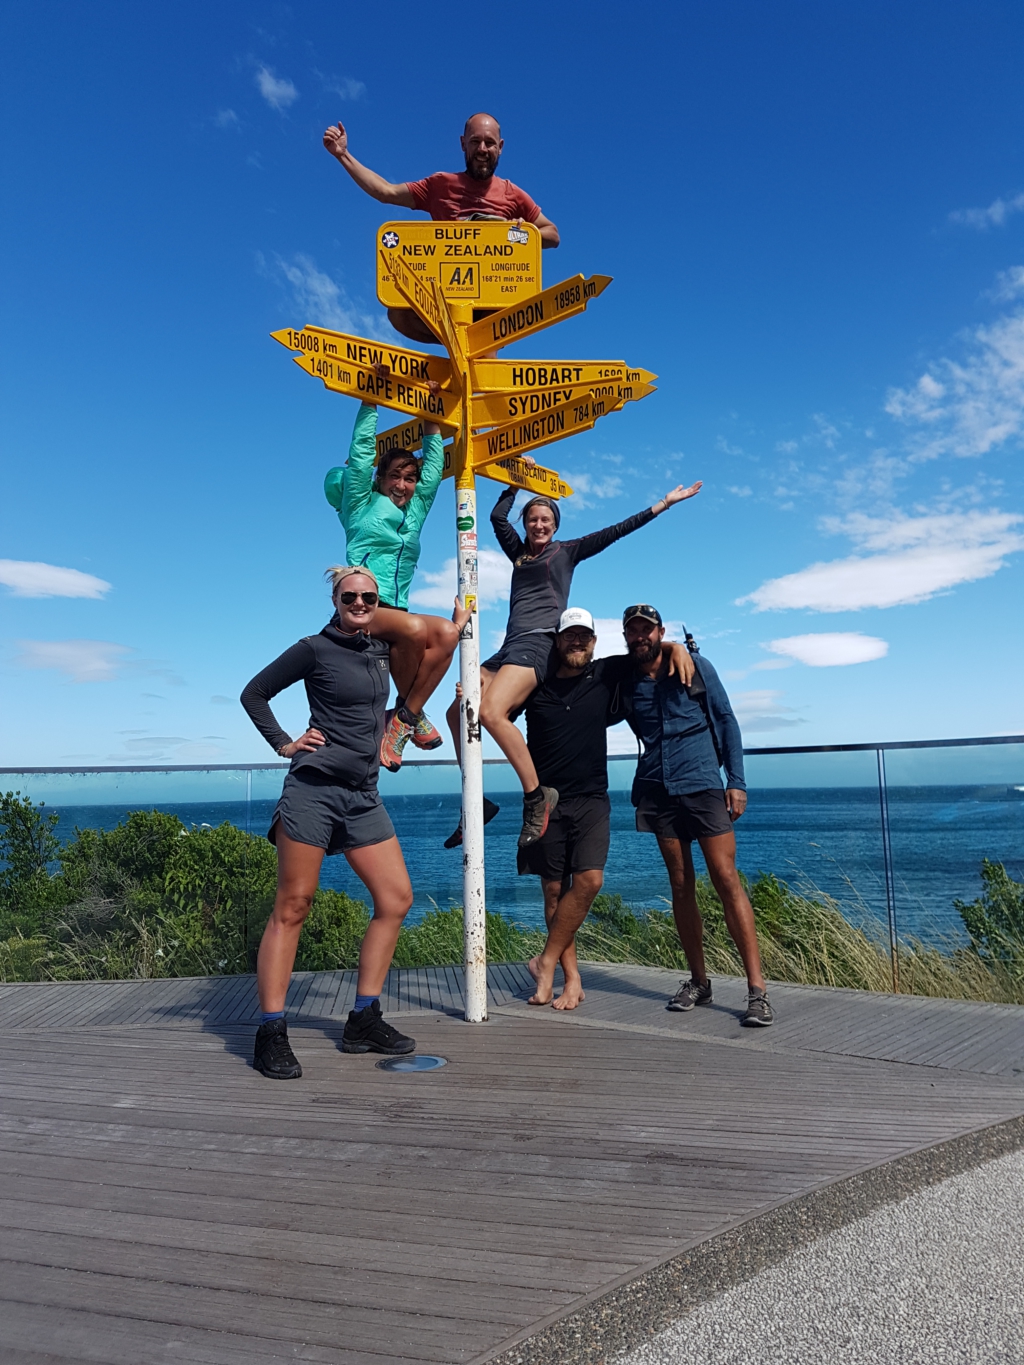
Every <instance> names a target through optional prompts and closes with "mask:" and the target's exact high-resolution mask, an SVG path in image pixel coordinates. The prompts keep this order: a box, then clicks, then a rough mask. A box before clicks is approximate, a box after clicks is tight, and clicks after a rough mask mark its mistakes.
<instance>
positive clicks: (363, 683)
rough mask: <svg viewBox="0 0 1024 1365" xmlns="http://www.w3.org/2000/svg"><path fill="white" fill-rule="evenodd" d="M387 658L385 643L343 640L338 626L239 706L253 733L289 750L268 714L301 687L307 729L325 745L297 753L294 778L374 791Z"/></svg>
mask: <svg viewBox="0 0 1024 1365" xmlns="http://www.w3.org/2000/svg"><path fill="white" fill-rule="evenodd" d="M389 653H390V651H389V649H388V646H387V645H386V644H385V643H384V641H383V640H374V639H371V637H370V636H369V635H364V634H363V633H362V632H360V633H359V634H357V635H345V634H344V633H343V632H342V631H340V630H338V628H337V627H336V626H334V625H333V624H331V625H327V626H324V628H323V630H322V631H321V632H320V634H319V635H307V636H306V638H305V639H304V640H300V641H299V642H298V644H294V645H292V646H291V648H290V649H286V650H285V652H284V653H283V654H281V655H279V656H278V658H276V659H275V660H274V662H273V663H272V664H268V665H267V667H266V668H264V669H263V670H262V672H260V673H257V674H256V676H255V678H253V679H252V681H251V682H249V683H247V684H246V686H245V689H244V690H243V692H242V697H241V701H242V705H243V706H244V707H245V709H246V711H247V712H248V715H249V719H250V720H251V721H252V723H253V725H255V726H256V729H257V730H259V732H260V734H261V735H262V736H263V738H264V739H265V740H266V741H267V743H268V744H269V745H270V747H271V748H272V749H273V750H274V751H275V752H276V751H277V750H278V749H280V748H281V747H282V746H283V745H285V744H288V743H290V741H291V735H289V734H286V733H285V731H284V730H282V729H281V726H280V725H279V724H278V721H277V717H276V716H275V715H274V713H273V711H272V710H271V709H270V698H271V697H276V696H277V694H278V692H283V691H284V689H285V688H286V687H291V685H292V683H297V682H304V683H305V684H306V696H307V697H308V698H309V724H310V726H311V727H314V728H315V729H317V730H319V731H320V733H321V734H322V735H323V737H324V739H325V740H326V743H325V744H324V745H323V746H322V747H321V748H319V749H316V750H315V751H312V752H307V751H303V752H301V753H297V754H296V755H295V757H294V758H293V759H292V771H293V772H294V771H295V770H296V769H298V768H309V769H313V770H315V771H317V772H321V773H323V774H324V776H326V777H329V778H331V779H332V780H333V781H336V782H338V783H339V784H340V785H341V786H344V787H352V788H355V789H358V790H360V791H369V790H371V789H372V788H374V787H376V785H377V773H378V771H379V768H380V741H381V736H382V735H383V733H384V710H385V707H386V706H387V700H388V691H389V688H390V685H391V674H390V668H389V663H388V655H389Z"/></svg>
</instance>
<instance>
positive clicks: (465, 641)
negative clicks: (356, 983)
mask: <svg viewBox="0 0 1024 1365" xmlns="http://www.w3.org/2000/svg"><path fill="white" fill-rule="evenodd" d="M375 253H376V257H377V296H378V298H379V299H380V301H381V303H382V304H384V305H385V306H386V307H388V308H403V309H412V311H413V312H414V313H415V314H416V316H417V317H418V318H419V319H420V320H421V322H422V323H423V324H424V325H425V326H426V327H427V328H428V329H429V331H430V332H431V333H432V334H433V336H434V337H436V338H437V341H438V344H439V345H441V346H443V347H444V349H445V350H446V351H447V355H444V356H439V355H433V354H431V353H429V352H427V351H413V350H409V349H408V348H407V347H404V346H393V345H392V344H391V343H390V342H383V341H373V340H371V339H370V338H368V337H358V336H348V335H347V334H346V333H344V332H332V331H329V330H328V329H327V328H324V327H303V328H301V329H300V330H296V329H294V328H290V327H286V328H282V329H281V330H280V331H278V332H272V333H271V335H272V336H273V338H274V340H275V341H279V342H280V343H281V345H282V346H285V347H287V349H288V350H289V351H291V352H292V353H293V359H294V360H295V363H296V364H297V365H299V366H300V368H301V369H303V370H305V372H306V373H307V374H309V375H312V376H313V378H314V379H319V380H320V381H321V382H322V383H323V384H324V386H325V387H326V388H328V389H330V390H331V391H332V392H334V393H343V394H348V395H350V396H351V397H353V398H359V399H362V400H364V401H365V402H368V403H376V404H377V405H378V406H380V407H385V408H392V409H394V410H395V411H396V412H400V413H402V414H404V415H405V417H406V420H404V421H403V422H401V423H400V425H398V426H394V427H390V428H389V429H388V430H386V431H379V432H378V433H377V459H378V460H379V459H380V458H381V456H382V455H385V454H387V453H389V452H390V451H394V450H410V451H411V450H418V449H419V448H420V447H421V446H422V444H423V436H424V431H425V427H426V424H427V423H428V422H434V423H436V424H437V426H438V427H439V428H440V429H441V431H442V432H443V433H445V434H447V435H454V438H455V439H454V440H453V441H452V442H451V443H450V444H449V445H447V446H445V450H444V456H445V459H444V473H445V476H447V475H449V474H450V475H453V476H454V478H455V524H456V531H457V546H458V569H459V596H460V597H461V598H462V600H463V601H464V602H465V604H466V606H467V607H469V608H470V609H471V611H472V612H473V615H472V616H471V617H470V620H469V622H468V624H467V625H466V627H465V629H464V630H463V633H462V643H461V647H460V663H461V680H462V701H461V716H462V830H463V908H464V915H463V923H464V932H465V973H466V975H465V981H466V1018H467V1019H469V1020H472V1021H479V1020H483V1019H486V1017H487V942H486V914H485V901H484V832H483V758H482V751H481V730H480V630H479V622H478V617H477V594H478V592H479V569H478V551H477V511H476V476H477V475H482V476H483V477H484V478H487V479H494V480H496V481H497V482H498V483H504V484H508V485H510V486H512V487H514V488H525V489H529V490H530V491H531V492H533V493H541V494H544V495H545V496H547V497H549V498H567V497H570V496H571V495H572V489H571V488H570V487H569V485H568V484H567V483H565V481H564V480H563V479H562V478H561V477H560V475H559V474H558V473H557V472H556V471H555V470H553V469H545V468H544V467H543V466H541V465H539V464H537V462H536V460H535V459H534V458H533V456H532V455H531V453H530V452H531V451H535V450H540V449H542V448H543V447H544V446H546V445H550V444H552V442H554V441H562V440H564V439H565V438H566V437H568V436H574V435H576V434H577V433H578V432H581V431H589V430H590V429H591V428H592V427H593V426H594V424H595V422H597V421H599V420H600V419H601V418H603V417H606V416H607V415H608V414H609V413H610V412H617V411H618V410H619V409H620V408H622V407H623V406H624V405H625V404H626V403H631V402H636V401H637V400H639V399H641V398H646V397H647V396H648V395H649V394H651V393H654V391H655V390H654V387H653V383H652V381H653V380H654V379H656V378H657V375H654V374H652V373H651V372H650V371H649V370H643V369H639V368H631V367H630V366H628V365H627V364H626V363H625V361H622V360H523V359H516V360H498V359H496V358H495V352H496V351H498V350H500V349H501V348H502V347H503V346H507V345H509V344H510V343H511V342H513V341H521V340H522V339H523V338H524V337H529V336H533V335H534V333H536V332H540V331H543V330H544V329H545V328H548V327H552V326H554V324H555V323H557V322H561V321H562V319H563V318H570V317H575V316H576V315H577V314H579V313H582V312H583V311H584V309H585V308H586V307H587V306H588V305H589V304H590V303H591V302H592V301H593V300H594V299H596V298H598V297H599V295H600V294H602V293H603V292H604V290H605V289H606V288H607V287H608V285H609V284H611V278H610V277H609V276H608V275H590V276H589V277H586V276H583V275H575V276H573V277H572V278H571V279H568V280H563V281H562V283H561V284H556V285H552V286H551V287H550V288H549V289H544V288H542V287H541V271H540V234H539V233H538V231H537V229H536V228H534V227H532V226H531V225H530V224H529V223H507V222H502V223H479V222H470V223H434V222H429V223H428V222H419V221H417V222H412V221H401V222H394V223H385V224H383V226H382V227H381V228H379V229H378V232H377V237H376V243H375Z"/></svg>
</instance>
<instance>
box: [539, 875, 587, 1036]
mask: <svg viewBox="0 0 1024 1365" xmlns="http://www.w3.org/2000/svg"><path fill="white" fill-rule="evenodd" d="M540 884H541V888H542V890H543V892H544V919H545V922H546V923H547V926H548V930H549V931H550V929H551V923H552V920H553V919H554V917H555V911H556V910H557V909H558V902H559V901H560V900H561V898H562V897H563V896H565V895H567V894H568V892H569V889H570V887H571V886H572V876H571V875H570V876H568V877H566V879H565V880H564V881H559V880H558V879H557V878H555V879H553V880H550V881H549V880H547V879H546V878H543V877H542V878H541V883H540ZM539 961H540V955H539V954H538V955H537V957H531V958H530V960H529V962H528V963H527V964H526V965H527V967H528V968H529V970H530V974H531V975H532V977H533V979H534V980H535V981H536V979H537V970H538V968H537V963H538V962H539ZM558 961H559V962H560V963H561V966H562V972H563V973H564V975H565V985H564V986H563V987H562V994H561V995H560V996H558V997H557V999H555V1000H554V1001H552V1005H553V1008H554V1009H556V1010H574V1009H575V1008H576V1006H577V1005H578V1004H580V1003H581V1002H582V1001H583V1000H585V999H586V998H587V996H586V992H585V991H584V989H583V982H582V980H581V979H580V969H579V964H578V963H577V961H576V940H575V938H574V939H573V941H572V942H571V943H570V944H569V946H568V948H566V950H565V952H564V953H563V954H562V956H561V957H560V958H559V959H558Z"/></svg>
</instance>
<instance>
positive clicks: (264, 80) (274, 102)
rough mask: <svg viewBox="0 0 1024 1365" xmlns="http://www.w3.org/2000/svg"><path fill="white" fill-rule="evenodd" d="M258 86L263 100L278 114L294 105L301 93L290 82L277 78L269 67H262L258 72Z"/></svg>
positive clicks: (281, 77)
mask: <svg viewBox="0 0 1024 1365" xmlns="http://www.w3.org/2000/svg"><path fill="white" fill-rule="evenodd" d="M256 86H257V88H258V90H259V92H260V94H261V95H262V96H263V98H264V99H265V100H266V101H267V103H268V104H269V105H270V107H271V109H276V110H277V112H278V113H281V112H282V111H283V110H285V109H287V108H288V107H289V106H290V105H292V104H294V103H295V101H296V100H297V99H298V98H299V92H298V91H297V90H296V88H295V86H294V85H293V84H292V82H291V81H290V80H287V79H286V78H285V77H283V76H275V75H274V73H273V72H272V71H271V70H270V68H269V67H268V66H261V67H260V68H259V69H258V70H257V72H256Z"/></svg>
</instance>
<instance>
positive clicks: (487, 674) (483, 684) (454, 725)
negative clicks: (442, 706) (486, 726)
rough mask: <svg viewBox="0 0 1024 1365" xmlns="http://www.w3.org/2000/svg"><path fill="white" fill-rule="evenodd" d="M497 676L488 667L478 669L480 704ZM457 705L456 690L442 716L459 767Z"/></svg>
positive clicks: (458, 705)
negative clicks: (446, 725)
mask: <svg viewBox="0 0 1024 1365" xmlns="http://www.w3.org/2000/svg"><path fill="white" fill-rule="evenodd" d="M497 676H498V675H497V673H492V672H491V671H490V669H488V668H481V670H480V702H481V705H482V704H483V699H484V697H486V695H487V689H488V688H489V687H490V685H491V683H492V682H493V681H494V679H495V678H496V677H497ZM459 707H460V701H459V694H458V692H456V694H455V700H454V701H453V702H452V704H451V706H449V708H448V710H447V711H446V712H445V713H444V718H445V720H446V721H447V722H448V729H449V730H450V731H451V734H452V743H453V744H454V745H455V757H456V758H457V759H458V761H459V766H460V767H461V766H462V716H461V713H460V709H459Z"/></svg>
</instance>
